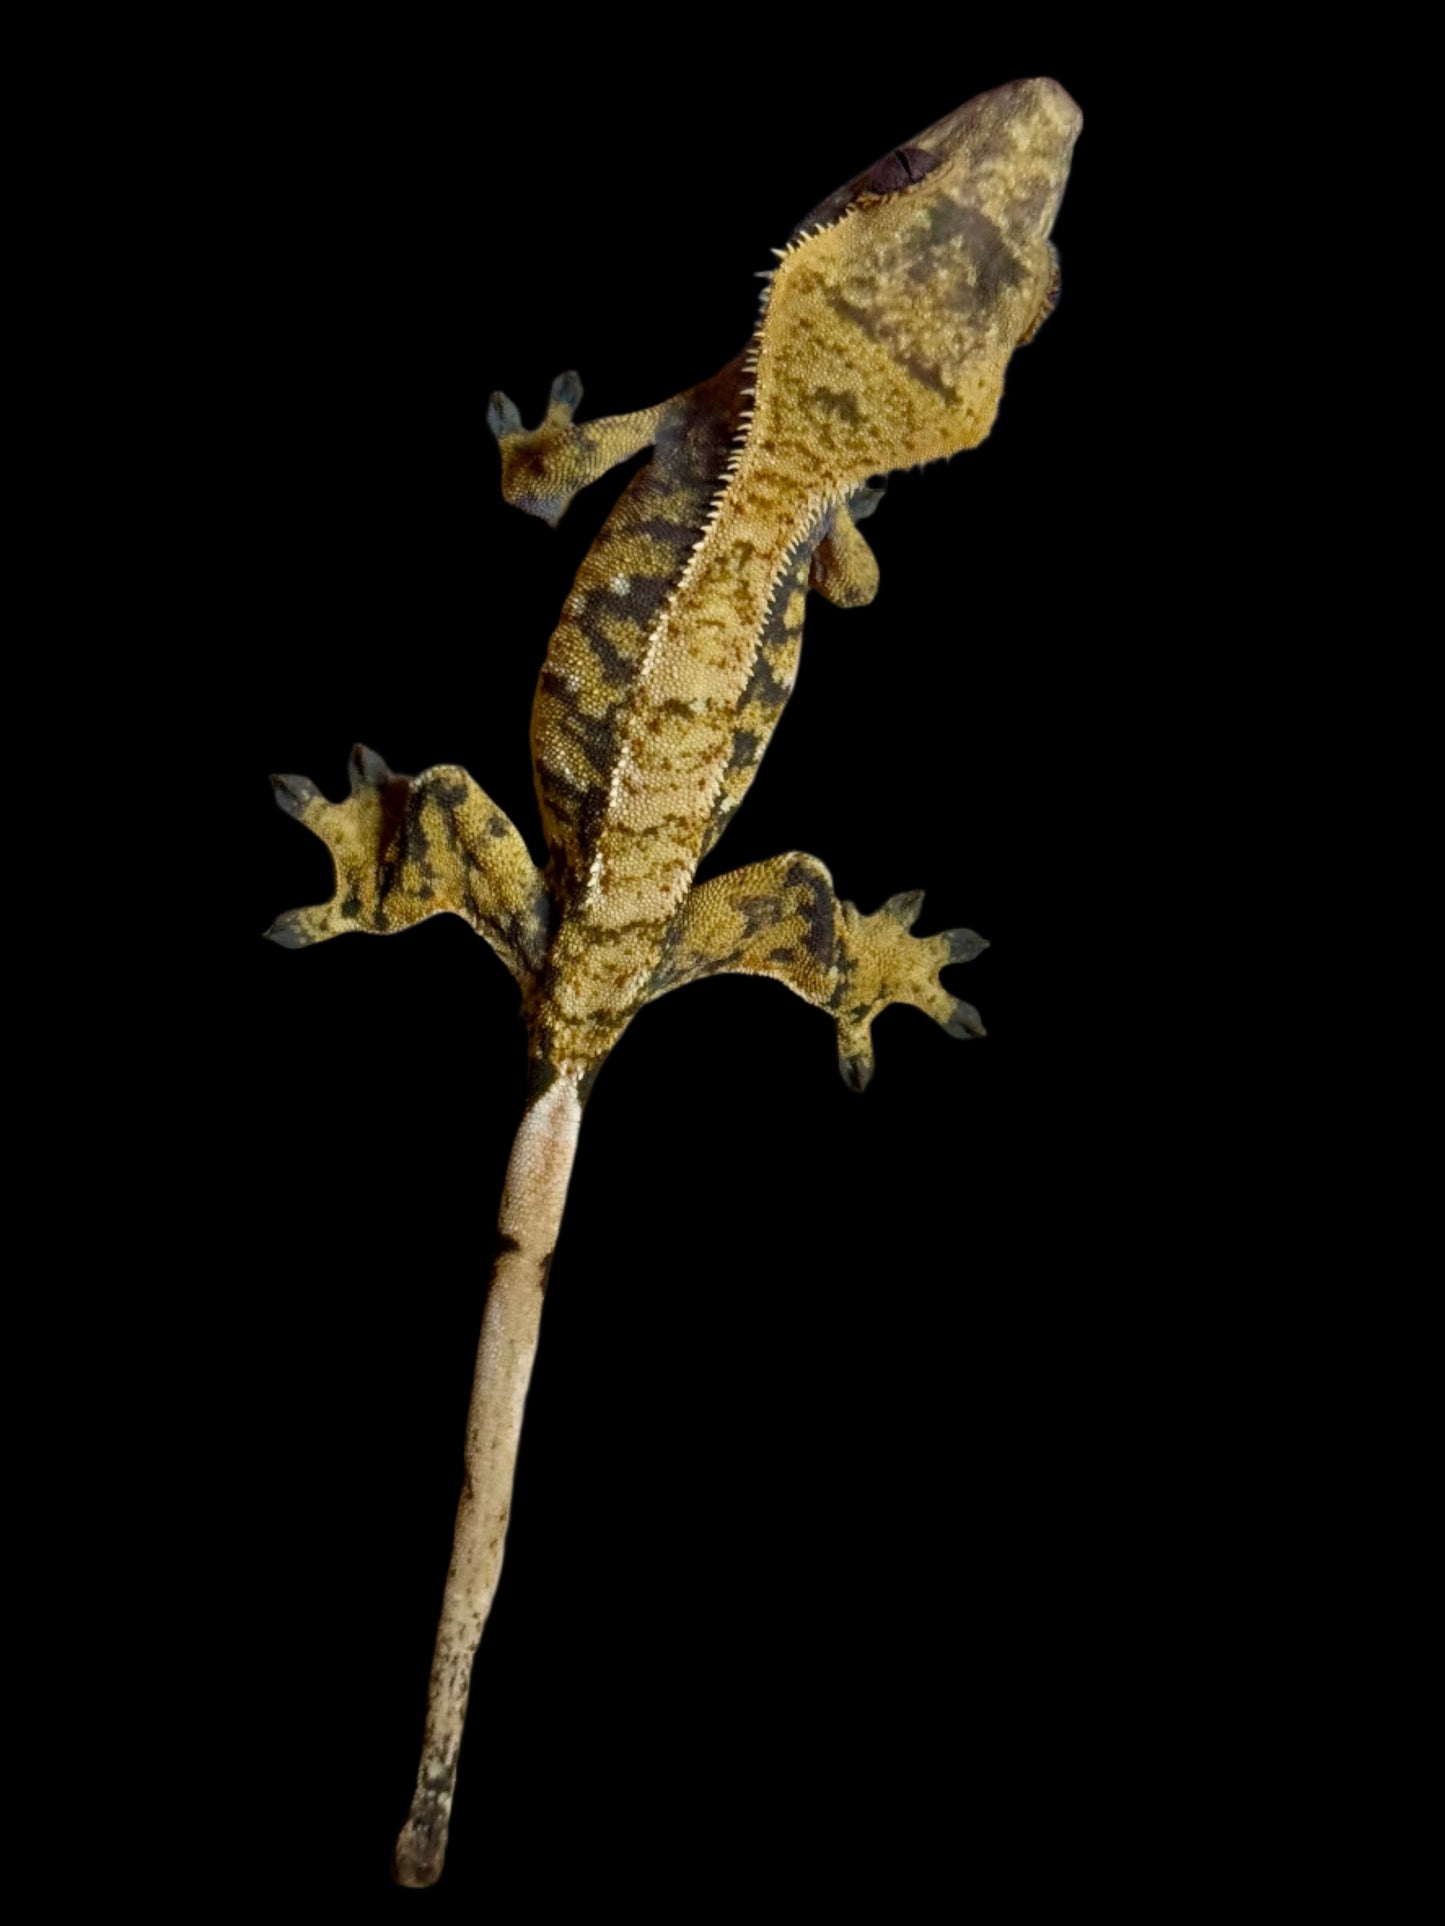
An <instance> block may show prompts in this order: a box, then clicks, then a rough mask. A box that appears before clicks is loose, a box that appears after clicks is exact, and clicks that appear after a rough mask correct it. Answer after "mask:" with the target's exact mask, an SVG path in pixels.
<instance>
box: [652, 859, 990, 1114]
mask: <svg viewBox="0 0 1445 1926" xmlns="http://www.w3.org/2000/svg"><path fill="white" fill-rule="evenodd" d="M922 906H923V891H922V890H910V891H908V892H907V893H905V894H904V895H901V896H894V897H891V898H890V899H889V900H888V902H886V903H885V904H884V905H883V907H882V909H880V910H878V911H877V912H876V913H875V914H874V915H872V916H864V915H863V914H862V913H861V912H860V911H859V910H857V909H855V908H854V906H853V904H851V903H845V902H841V901H840V900H839V899H838V897H837V896H836V895H835V894H834V891H833V879H832V877H831V876H830V875H829V874H828V872H827V870H826V869H825V868H824V867H823V865H822V864H821V863H820V862H819V861H818V859H817V857H816V856H803V855H797V854H794V855H789V856H776V857H774V858H773V860H772V861H771V862H766V863H753V864H750V865H749V866H748V867H747V868H746V869H736V870H733V871H732V872H731V873H730V874H728V875H726V876H717V877H714V878H713V880H712V881H711V882H707V883H702V884H700V885H698V887H697V888H695V889H694V890H693V891H692V893H691V894H690V895H689V896H688V898H687V899H686V901H685V902H684V903H683V905H682V908H681V910H680V911H679V912H678V916H677V919H676V921H675V922H674V924H673V926H672V929H671V931H670V932H669V935H668V941H667V947H666V949H665V950H664V953H663V957H662V961H661V963H660V964H659V966H658V971H657V975H656V977H655V979H654V987H653V994H654V995H655V996H660V995H661V994H663V992H664V991H666V990H671V989H676V988H677V987H678V986H679V985H680V984H683V983H690V982H693V981H695V980H696V979H697V978H698V977H703V976H714V975H717V974H718V973H720V972H723V971H730V972H739V973H741V974H745V975H749V976H771V977H776V978H777V980H778V981H779V982H780V983H784V984H786V985H787V987H788V988H789V989H790V990H793V991H794V992H796V994H797V995H798V996H801V997H803V998H804V999H805V1000H806V1001H807V1002H809V1003H812V1004H815V1005H816V1006H817V1008H819V1009H820V1010H826V1011H828V1013H829V1014H830V1015H831V1016H832V1017H833V1019H834V1021H835V1023H836V1024H837V1026H838V1065H839V1068H840V1070H841V1071H842V1073H843V1081H844V1082H845V1083H846V1084H847V1085H848V1086H849V1088H850V1089H853V1090H863V1089H866V1087H867V1085H868V1083H869V1080H870V1079H871V1077H872V1075H873V1041H872V1035H871V1031H872V1027H873V1019H874V1018H875V1017H876V1016H877V1015H878V1013H879V1011H880V1010H883V1009H886V1008H887V1006H888V1005H889V1004H890V1003H911V1004H912V1005H913V1007H914V1008H915V1009H918V1010H922V1011H923V1012H924V1014H925V1015H926V1016H931V1017H932V1018H933V1020H934V1021H935V1022H936V1023H939V1024H942V1026H943V1028H944V1029H945V1030H946V1031H947V1032H948V1034H949V1035H950V1036H953V1037H981V1036H982V1035H983V1034H984V1030H983V1024H982V1023H981V1022H980V1021H979V1015H978V1011H977V1010H975V1009H974V1007H973V1005H972V1004H970V1003H965V1002H964V1001H963V1000H962V999H961V998H960V997H956V996H954V995H952V994H951V993H950V992H949V991H948V990H945V989H944V987H943V985H942V984H941V983H940V982H939V980H938V973H939V971H940V970H942V969H945V968H946V967H947V966H948V965H949V964H950V963H966V962H968V961H969V960H970V959H971V958H973V957H975V956H977V955H978V954H979V952H980V951H981V950H983V949H986V948H987V947H988V946H987V944H986V943H985V941H984V939H983V938H982V937H981V936H978V935H976V934H975V932H974V931H973V930H944V931H942V932H941V933H940V934H939V935H937V936H914V935H912V934H911V931H912V928H913V925H914V923H915V922H916V921H917V919H918V913H919V910H920V909H921V908H922Z"/></svg>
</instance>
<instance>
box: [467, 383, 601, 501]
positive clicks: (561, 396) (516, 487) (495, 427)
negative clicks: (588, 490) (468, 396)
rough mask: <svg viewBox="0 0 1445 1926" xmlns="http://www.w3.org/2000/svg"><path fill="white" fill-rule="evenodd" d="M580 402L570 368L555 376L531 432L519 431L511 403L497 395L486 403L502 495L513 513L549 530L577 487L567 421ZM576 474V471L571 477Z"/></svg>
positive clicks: (573, 440) (578, 476)
mask: <svg viewBox="0 0 1445 1926" xmlns="http://www.w3.org/2000/svg"><path fill="white" fill-rule="evenodd" d="M581 401H582V379H581V377H580V375H578V373H577V371H576V369H575V368H569V369H568V371H567V372H566V373H565V374H559V375H558V376H557V378H556V380H555V381H554V382H553V383H552V388H551V392H550V394H549V395H548V397H547V412H546V414H545V415H544V416H543V417H542V420H541V423H540V424H539V426H537V427H536V428H524V427H523V426H522V417H521V414H520V413H519V412H518V409H517V404H516V403H515V402H514V401H513V400H512V399H511V397H510V396H509V395H504V394H502V393H501V391H500V390H498V392H497V393H496V394H494V395H493V396H492V398H491V400H490V401H489V402H488V403H487V426H488V428H490V429H491V431H492V433H493V435H495V436H496V439H497V446H498V447H499V448H500V449H501V451H502V493H503V495H504V496H505V497H506V499H507V500H508V501H509V502H510V503H511V505H512V506H513V508H520V509H521V510H522V511H523V513H524V514H527V515H536V516H538V517H540V519H541V520H542V521H544V522H546V523H547V525H548V527H550V528H555V527H556V526H557V524H558V522H560V521H561V519H562V516H563V513H564V512H565V510H566V507H567V504H568V502H570V501H571V499H572V497H573V495H575V494H576V492H577V490H578V488H580V487H581V486H583V484H584V481H585V480H586V477H585V476H583V475H582V474H581V473H580V464H579V463H578V462H577V459H576V455H575V452H574V450H575V445H576V431H575V430H574V429H573V427H572V417H573V415H575V414H576V412H577V409H578V407H579V405H580V404H581ZM574 469H577V470H578V471H579V472H577V473H575V474H574V473H573V472H572V471H573V470H574Z"/></svg>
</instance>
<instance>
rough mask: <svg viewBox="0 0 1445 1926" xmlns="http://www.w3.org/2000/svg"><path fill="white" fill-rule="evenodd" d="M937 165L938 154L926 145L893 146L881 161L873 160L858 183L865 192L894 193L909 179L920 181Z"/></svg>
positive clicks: (905, 184) (908, 181) (905, 185)
mask: <svg viewBox="0 0 1445 1926" xmlns="http://www.w3.org/2000/svg"><path fill="white" fill-rule="evenodd" d="M937 165H938V156H937V155H936V154H930V153H929V152H928V149H927V148H926V147H895V148H894V150H893V152H892V153H891V154H885V155H884V156H883V158H882V160H881V161H875V162H874V163H873V165H872V166H871V167H870V168H869V169H868V172H867V173H866V174H865V175H864V176H863V178H862V180H861V181H860V182H859V183H858V185H859V187H860V189H861V190H862V192H863V193H865V194H896V193H897V192H898V190H899V188H900V187H907V186H908V184H909V183H910V181H920V180H922V179H923V176H924V175H925V174H931V173H932V172H933V170H934V168H935V167H937Z"/></svg>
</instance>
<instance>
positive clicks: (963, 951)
mask: <svg viewBox="0 0 1445 1926" xmlns="http://www.w3.org/2000/svg"><path fill="white" fill-rule="evenodd" d="M839 908H840V910H841V911H842V929H841V931H840V938H841V940H840V943H839V979H838V988H837V990H836V992H835V993H834V998H833V1007H834V1010H835V1012H836V1015H837V1022H838V1067H839V1069H840V1070H841V1072H842V1075H843V1081H844V1082H845V1083H846V1084H847V1085H848V1087H849V1089H850V1090H866V1089H867V1087H868V1084H869V1082H870V1081H871V1079H872V1076H873V1067H874V1059H873V1037H872V1028H873V1019H874V1018H875V1017H876V1016H877V1015H878V1012H879V1011H880V1010H883V1009H886V1008H887V1006H888V1005H889V1004H890V1003H911V1004H912V1005H913V1007H914V1008H915V1009H917V1010H922V1011H923V1012H924V1014H925V1015H926V1016H931V1017H932V1018H933V1020H934V1022H935V1023H938V1024H940V1025H941V1026H942V1027H943V1029H944V1030H946V1031H947V1033H948V1034H949V1036H951V1037H981V1036H982V1035H983V1034H984V1028H983V1024H982V1022H981V1021H980V1020H979V1014H978V1011H977V1010H975V1009H974V1007H973V1005H972V1004H971V1003H965V1002H964V1001H963V999H962V998H961V997H956V996H954V995H953V994H952V993H951V992H950V991H948V990H945V989H944V987H943V985H942V984H941V983H940V982H939V980H938V977H939V971H940V970H945V969H947V968H948V966H949V964H950V963H967V962H971V961H972V959H973V958H974V957H976V956H977V955H978V954H979V953H980V952H981V951H982V950H985V949H987V948H988V944H987V943H986V942H985V941H984V939H983V937H981V936H979V935H978V934H977V932H976V931H974V930H944V931H942V932H941V933H940V934H939V935H937V936H914V935H913V934H912V933H911V932H912V929H913V925H914V924H915V923H916V922H917V921H918V915H919V912H920V910H921V909H922V908H923V891H922V890H921V889H915V890H908V891H905V892H904V893H903V894H902V895H899V896H892V897H890V898H889V899H888V901H887V902H886V903H885V904H884V905H883V907H882V909H880V910H878V911H876V912H875V913H874V914H873V915H872V916H864V915H861V914H860V913H859V911H858V910H857V909H855V908H854V906H853V905H852V904H851V903H840V904H839Z"/></svg>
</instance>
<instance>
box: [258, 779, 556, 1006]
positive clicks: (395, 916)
mask: <svg viewBox="0 0 1445 1926" xmlns="http://www.w3.org/2000/svg"><path fill="white" fill-rule="evenodd" d="M348 773H349V775H350V779H351V794H350V796H349V797H348V798H347V799H346V801H345V802H341V803H333V802H328V801H327V800H326V798H325V796H323V795H322V794H321V791H320V790H319V789H318V788H317V787H316V785H315V783H313V782H312V781H311V780H310V779H309V777H306V776H273V777H272V778H271V781H272V784H273V785H274V787H275V790H276V801H277V802H278V804H279V805H280V806H281V808H282V809H284V810H285V812H286V814H287V815H288V816H294V817H295V818H296V820H297V821H298V822H302V823H304V824H305V825H306V827H307V828H308V829H309V830H311V831H312V832H313V834H315V835H317V836H319V837H320V838H321V840H322V842H324V843H325V845H326V847H327V848H328V849H329V850H330V852H331V860H332V862H333V863H334V864H335V867H336V889H335V892H334V894H333V895H332V897H331V899H330V901H329V902H326V903H317V904H315V905H313V906H312V907H311V908H309V909H294V910H288V911H287V912H286V913H285V915H283V916H278V917H277V918H276V921H275V922H274V923H273V924H272V925H271V927H270V929H269V930H267V932H266V934H267V936H268V937H270V939H271V941H272V942H273V943H279V944H281V945H282V947H283V948H285V949H292V950H294V949H303V948H305V947H306V946H308V945H309V944H312V943H324V942H326V941H327V939H328V938H330V937H333V936H344V935H346V934H347V933H348V932H350V931H353V930H359V931H363V932H368V933H370V934H372V935H381V936H386V935H390V934H392V933H394V932H395V931H397V930H403V929H409V928H410V927H411V925H412V924H413V923H420V922H422V921H424V920H425V918H427V917H428V916H439V915H442V914H444V913H445V912H448V911H450V912H451V913H452V914H454V915H456V916H461V917H464V918H465V919H466V920H467V922H469V923H470V924H471V926H472V928H473V929H474V930H476V932H477V934H478V935H479V936H484V937H485V938H486V940H487V941H488V942H489V943H490V944H491V946H492V948H493V949H494V950H495V951H496V952H497V954H498V956H500V957H501V959H502V961H503V962H504V963H505V964H506V966H507V968H508V969H509V970H510V971H511V972H512V974H513V976H515V977H516V978H517V980H518V981H519V982H520V983H521V984H522V985H523V987H524V988H525V987H526V986H527V985H528V984H529V983H530V982H531V980H532V977H533V976H534V974H535V973H536V971H537V969H538V968H539V967H540V965H541V961H542V956H543V953H544V951H545V949H546V946H547V937H548V933H549V930H550V928H551V921H552V900H551V897H550V896H549V895H548V893H547V888H546V885H545V883H544V882H543V880H542V874H541V871H540V870H539V869H538V868H537V866H536V864H535V863H534V862H533V861H532V859H531V857H530V856H529V855H528V853H527V845H526V844H525V843H524V842H523V841H522V838H521V836H520V835H519V834H518V832H517V830H516V828H515V826H514V825H513V824H512V823H511V821H510V820H509V819H508V818H507V817H506V816H505V815H504V814H503V813H502V811H501V810H500V809H498V807H497V805H496V804H495V803H494V802H493V801H492V800H491V798H490V797H489V796H487V795H486V793H485V792H484V791H483V790H482V789H480V788H479V787H478V786H477V784H476V783H475V782H473V780H472V778H471V777H470V776H469V775H468V774H467V772H466V770H465V769H460V768H457V767H456V766H455V765H451V764H444V765H441V766H439V767H438V768H435V769H428V770H427V771H426V772H425V773H424V774H423V775H420V776H398V775H396V774H394V773H393V771H392V770H390V769H388V768H387V766H386V764H385V763H384V762H383V761H382V759H381V757H380V756H379V755H377V753H376V751H375V750H374V749H366V748H363V747H362V746H361V745H360V744H359V743H358V744H357V746H356V747H355V748H354V749H353V750H352V752H351V759H350V763H349V771H348Z"/></svg>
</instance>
